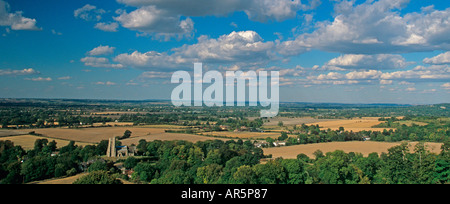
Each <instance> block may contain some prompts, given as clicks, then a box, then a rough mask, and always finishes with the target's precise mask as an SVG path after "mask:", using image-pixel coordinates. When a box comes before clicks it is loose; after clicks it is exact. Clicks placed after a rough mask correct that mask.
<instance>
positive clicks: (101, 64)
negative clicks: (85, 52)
mask: <svg viewBox="0 0 450 204" xmlns="http://www.w3.org/2000/svg"><path fill="white" fill-rule="evenodd" d="M80 61H81V62H84V65H85V66H89V67H98V68H112V69H122V68H124V66H123V65H122V64H111V63H110V62H109V59H107V58H104V57H85V58H82V59H81V60H80Z"/></svg>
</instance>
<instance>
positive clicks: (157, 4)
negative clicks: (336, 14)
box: [114, 0, 320, 37]
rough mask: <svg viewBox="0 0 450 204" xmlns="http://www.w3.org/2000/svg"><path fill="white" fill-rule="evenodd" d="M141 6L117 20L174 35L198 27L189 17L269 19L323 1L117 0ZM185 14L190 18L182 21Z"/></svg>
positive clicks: (142, 29) (287, 16)
mask: <svg viewBox="0 0 450 204" xmlns="http://www.w3.org/2000/svg"><path fill="white" fill-rule="evenodd" d="M117 1H118V2H119V3H122V4H125V5H127V6H133V7H136V8H137V9H136V10H134V11H132V12H130V13H127V12H126V11H124V10H121V12H120V14H121V15H120V16H118V17H115V18H114V19H115V20H116V21H118V22H120V24H121V25H122V26H123V27H125V28H128V29H131V30H136V31H140V32H143V33H146V34H157V35H159V36H166V37H167V36H169V37H171V36H173V35H179V36H180V33H182V34H185V35H188V34H190V33H191V32H192V31H193V30H194V22H193V21H192V20H191V18H189V17H198V16H226V15H228V14H231V13H233V12H236V11H242V12H245V13H246V14H247V16H248V17H249V19H250V20H253V21H258V22H266V21H270V20H274V21H284V20H287V19H291V18H295V17H296V16H297V13H298V12H299V11H302V10H303V11H305V10H310V9H314V8H316V7H317V6H318V5H320V0H310V1H309V4H303V3H302V2H301V1H300V0H246V1H241V0H230V1H223V0H196V1H185V0H117ZM182 17H186V18H185V20H182Z"/></svg>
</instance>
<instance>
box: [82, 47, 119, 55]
mask: <svg viewBox="0 0 450 204" xmlns="http://www.w3.org/2000/svg"><path fill="white" fill-rule="evenodd" d="M115 49H116V48H115V47H110V46H102V45H100V46H98V47H96V48H94V49H93V50H91V51H89V52H88V53H89V55H91V56H98V55H106V54H112V53H114V50H115Z"/></svg>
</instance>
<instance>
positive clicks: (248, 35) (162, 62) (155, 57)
mask: <svg viewBox="0 0 450 204" xmlns="http://www.w3.org/2000/svg"><path fill="white" fill-rule="evenodd" d="M274 46H275V45H274V43H273V42H264V40H263V39H262V38H261V36H259V34H258V33H256V32H254V31H242V32H232V33H230V34H228V35H222V36H220V37H219V38H217V39H213V38H209V37H207V36H201V37H199V39H198V43H196V44H193V45H184V46H182V47H179V48H174V49H172V53H167V52H165V53H159V52H155V51H149V52H146V53H141V52H138V51H135V52H133V53H131V54H127V53H124V54H120V55H118V56H117V57H115V59H114V61H116V62H119V63H120V64H123V65H125V66H130V67H135V68H140V69H144V70H148V69H160V68H179V67H182V66H191V65H192V63H193V62H204V63H212V64H214V63H221V64H222V65H224V64H227V63H234V64H235V63H236V62H238V63H243V64H246V65H249V64H261V63H264V62H268V60H271V59H274V58H275V57H276V56H275V54H274V53H273V51H272V50H273V47H274Z"/></svg>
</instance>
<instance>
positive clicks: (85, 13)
mask: <svg viewBox="0 0 450 204" xmlns="http://www.w3.org/2000/svg"><path fill="white" fill-rule="evenodd" d="M104 13H106V11H105V10H103V9H97V7H96V6H93V5H90V4H86V5H84V6H83V7H81V8H79V9H77V10H75V11H74V12H73V15H74V17H75V18H80V19H83V20H85V21H100V20H101V19H102V15H103V14H104Z"/></svg>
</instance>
